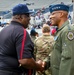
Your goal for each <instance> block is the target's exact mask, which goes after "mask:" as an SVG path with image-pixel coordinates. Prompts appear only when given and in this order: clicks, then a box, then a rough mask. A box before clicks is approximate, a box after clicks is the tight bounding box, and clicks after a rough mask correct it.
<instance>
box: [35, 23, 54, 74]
mask: <svg viewBox="0 0 74 75" xmlns="http://www.w3.org/2000/svg"><path fill="white" fill-rule="evenodd" d="M53 42H54V37H53V36H51V35H50V27H49V25H47V24H44V25H43V27H42V36H40V37H38V38H37V39H36V40H35V41H34V45H35V50H34V51H35V55H36V61H38V60H41V61H45V59H46V58H47V57H48V56H49V54H51V49H52V45H53ZM36 75H50V68H49V69H47V70H44V71H43V72H42V73H41V72H36Z"/></svg>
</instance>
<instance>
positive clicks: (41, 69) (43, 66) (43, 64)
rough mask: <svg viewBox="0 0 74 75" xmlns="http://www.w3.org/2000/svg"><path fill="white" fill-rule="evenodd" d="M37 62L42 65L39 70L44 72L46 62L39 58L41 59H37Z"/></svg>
mask: <svg viewBox="0 0 74 75" xmlns="http://www.w3.org/2000/svg"><path fill="white" fill-rule="evenodd" d="M37 64H39V65H40V68H39V69H38V70H37V71H41V72H42V71H43V70H44V68H45V62H43V61H41V60H39V61H37Z"/></svg>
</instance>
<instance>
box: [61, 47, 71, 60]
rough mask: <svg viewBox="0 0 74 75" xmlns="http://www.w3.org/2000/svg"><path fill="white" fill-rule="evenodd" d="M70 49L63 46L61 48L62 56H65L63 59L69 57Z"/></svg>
mask: <svg viewBox="0 0 74 75" xmlns="http://www.w3.org/2000/svg"><path fill="white" fill-rule="evenodd" d="M71 54H72V52H71V50H70V49H68V48H66V47H63V50H62V54H61V55H62V57H63V58H65V59H70V58H71Z"/></svg>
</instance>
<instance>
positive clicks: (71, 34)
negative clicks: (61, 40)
mask: <svg viewBox="0 0 74 75" xmlns="http://www.w3.org/2000/svg"><path fill="white" fill-rule="evenodd" d="M67 37H68V39H69V40H73V39H74V34H73V32H69V33H68V35H67Z"/></svg>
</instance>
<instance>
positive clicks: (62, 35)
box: [50, 4, 74, 75]
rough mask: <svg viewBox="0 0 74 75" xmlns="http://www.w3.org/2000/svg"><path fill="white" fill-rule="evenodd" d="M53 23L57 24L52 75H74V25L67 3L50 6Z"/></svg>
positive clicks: (52, 57) (52, 56)
mask: <svg viewBox="0 0 74 75" xmlns="http://www.w3.org/2000/svg"><path fill="white" fill-rule="evenodd" d="M50 12H51V15H50V19H51V23H52V25H57V26H58V30H57V32H56V35H55V44H54V50H53V51H52V53H51V70H52V75H74V26H72V25H70V24H69V21H68V18H67V16H68V12H69V7H68V6H67V5H62V4H57V5H53V6H51V7H50Z"/></svg>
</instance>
